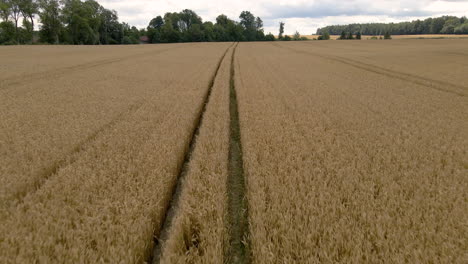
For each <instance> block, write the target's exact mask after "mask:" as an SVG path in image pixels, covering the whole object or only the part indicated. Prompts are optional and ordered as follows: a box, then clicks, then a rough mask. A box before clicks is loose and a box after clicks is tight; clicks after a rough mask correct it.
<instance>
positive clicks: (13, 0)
mask: <svg viewBox="0 0 468 264" xmlns="http://www.w3.org/2000/svg"><path fill="white" fill-rule="evenodd" d="M9 3H10V17H11V18H12V19H13V21H14V22H15V36H16V42H17V43H19V32H18V21H19V19H20V17H21V8H20V3H21V1H20V0H10V1H9Z"/></svg>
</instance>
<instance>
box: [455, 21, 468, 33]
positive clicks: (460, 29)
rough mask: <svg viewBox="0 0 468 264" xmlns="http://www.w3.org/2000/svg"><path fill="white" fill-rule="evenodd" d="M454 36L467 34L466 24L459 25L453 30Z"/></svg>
mask: <svg viewBox="0 0 468 264" xmlns="http://www.w3.org/2000/svg"><path fill="white" fill-rule="evenodd" d="M454 33H455V34H468V22H464V23H463V24H460V25H459V26H457V27H456V28H455V29H454Z"/></svg>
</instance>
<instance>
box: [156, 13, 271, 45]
mask: <svg viewBox="0 0 468 264" xmlns="http://www.w3.org/2000/svg"><path fill="white" fill-rule="evenodd" d="M239 19H240V21H239V22H237V21H234V20H232V19H230V18H228V17H227V16H226V15H219V16H218V17H216V22H215V23H213V22H211V21H206V22H203V20H202V18H201V17H200V16H198V15H197V13H195V11H193V10H190V9H184V10H182V11H181V12H174V13H166V14H165V15H164V17H162V16H157V17H155V18H153V19H152V20H151V21H150V23H149V25H148V27H147V34H148V38H149V41H150V42H151V43H175V42H210V41H272V40H275V36H274V35H273V34H271V33H269V34H266V35H265V33H264V29H263V21H262V19H261V18H260V17H255V16H254V15H253V14H252V13H251V12H249V11H242V13H241V14H240V15H239Z"/></svg>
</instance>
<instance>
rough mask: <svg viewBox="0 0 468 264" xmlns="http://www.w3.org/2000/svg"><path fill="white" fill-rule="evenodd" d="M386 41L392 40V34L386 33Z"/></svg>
mask: <svg viewBox="0 0 468 264" xmlns="http://www.w3.org/2000/svg"><path fill="white" fill-rule="evenodd" d="M384 39H392V36H391V35H390V32H388V31H387V32H385V35H384Z"/></svg>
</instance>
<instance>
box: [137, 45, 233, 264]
mask: <svg viewBox="0 0 468 264" xmlns="http://www.w3.org/2000/svg"><path fill="white" fill-rule="evenodd" d="M231 47H232V45H231V46H229V47H228V48H227V49H226V51H225V52H224V54H223V55H222V56H221V59H220V60H219V62H218V65H217V67H216V70H215V72H214V74H213V76H212V78H211V80H210V82H209V85H208V90H207V92H206V95H205V97H204V100H203V103H202V106H201V107H200V110H199V112H198V114H197V117H196V119H195V126H194V127H193V130H192V133H191V136H190V141H189V143H188V147H187V150H186V152H185V154H184V159H183V162H182V165H181V166H180V170H179V173H178V175H177V179H176V182H175V184H174V186H173V187H172V192H171V193H172V196H171V198H170V201H169V203H168V205H167V206H166V208H165V210H164V211H165V212H166V213H165V215H164V216H163V220H162V226H161V227H160V228H155V230H156V231H157V232H156V233H155V235H154V239H153V248H152V249H151V252H150V255H149V259H148V260H147V261H146V263H155V264H156V263H160V261H161V254H162V245H163V244H164V242H165V241H167V240H168V238H169V235H170V234H169V231H170V229H171V226H172V223H173V221H174V218H175V216H176V213H177V209H178V206H179V202H180V196H181V193H182V188H183V181H184V179H185V176H186V175H187V173H188V169H189V165H190V158H191V155H192V153H193V151H194V149H195V146H196V140H197V136H198V134H199V133H200V127H201V126H202V122H203V116H204V114H205V112H206V107H207V105H208V103H209V101H210V97H211V92H212V90H213V86H214V82H215V80H216V77H217V76H218V71H219V69H220V67H221V64H222V62H223V60H224V58H225V57H226V55H227V53H228V52H229V50H230V49H231Z"/></svg>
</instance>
